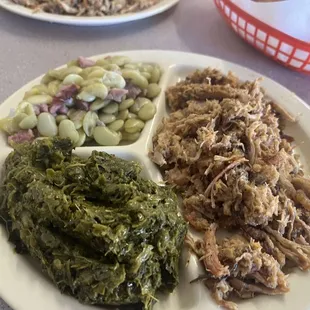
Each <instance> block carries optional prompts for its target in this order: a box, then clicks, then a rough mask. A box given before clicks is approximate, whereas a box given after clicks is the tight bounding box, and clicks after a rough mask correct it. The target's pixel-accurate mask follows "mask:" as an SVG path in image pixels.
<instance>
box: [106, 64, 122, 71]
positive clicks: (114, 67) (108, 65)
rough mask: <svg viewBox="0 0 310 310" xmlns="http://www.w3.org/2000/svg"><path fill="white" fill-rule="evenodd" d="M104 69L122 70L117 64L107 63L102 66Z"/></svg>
mask: <svg viewBox="0 0 310 310" xmlns="http://www.w3.org/2000/svg"><path fill="white" fill-rule="evenodd" d="M102 68H103V69H105V70H107V71H111V72H120V71H121V68H120V67H119V66H118V65H116V64H107V65H103V66H102Z"/></svg>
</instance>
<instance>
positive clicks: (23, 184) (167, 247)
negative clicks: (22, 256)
mask: <svg viewBox="0 0 310 310" xmlns="http://www.w3.org/2000/svg"><path fill="white" fill-rule="evenodd" d="M14 146H15V150H14V151H13V152H11V153H10V154H9V156H8V157H7V159H6V161H5V166H4V169H5V171H4V180H3V184H2V191H1V193H0V221H1V222H3V224H5V226H6V228H7V231H8V233H9V240H10V241H11V242H13V243H14V244H15V246H16V251H17V252H19V253H28V254H30V255H31V256H32V257H33V258H35V259H36V260H37V261H38V262H39V263H40V264H41V267H42V270H43V271H44V272H45V273H46V274H47V275H48V276H49V277H50V278H51V280H52V281H53V282H54V284H55V285H56V286H57V287H58V288H59V289H60V291H61V292H63V293H65V294H69V295H72V296H74V297H75V298H77V299H78V300H79V301H80V302H82V303H86V304H96V305H129V304H130V305H135V309H151V308H152V305H153V304H154V302H155V301H156V295H157V293H158V292H159V291H160V292H172V291H173V290H174V288H175V287H176V285H177V284H178V281H179V274H178V273H179V257H180V251H181V248H182V244H183V241H184V238H185V235H186V231H187V225H186V223H185V221H184V219H183V217H182V215H181V214H180V213H179V212H178V200H177V197H176V195H175V194H174V193H173V192H172V191H171V189H169V188H167V187H164V186H159V185H157V184H155V183H154V182H152V181H149V180H145V179H143V178H142V177H141V176H140V172H141V167H140V165H139V164H138V163H135V162H129V161H125V160H122V159H120V158H117V157H115V156H113V155H108V154H106V153H104V152H98V151H94V152H93V153H92V154H91V156H90V157H89V158H80V157H78V156H76V155H74V154H72V148H73V146H72V142H71V141H70V140H69V139H59V138H44V139H38V140H36V141H34V142H32V143H23V144H18V143H15V144H14Z"/></svg>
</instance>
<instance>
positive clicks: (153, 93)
mask: <svg viewBox="0 0 310 310" xmlns="http://www.w3.org/2000/svg"><path fill="white" fill-rule="evenodd" d="M160 91H161V88H160V86H159V85H158V84H156V83H151V84H149V86H148V87H147V93H146V96H147V97H148V98H155V97H157V96H158V95H159V94H160Z"/></svg>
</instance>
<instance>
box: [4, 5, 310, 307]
mask: <svg viewBox="0 0 310 310" xmlns="http://www.w3.org/2000/svg"><path fill="white" fill-rule="evenodd" d="M0 42H1V44H0V102H3V100H5V98H7V97H8V96H9V95H11V94H12V93H13V92H14V91H16V90H18V89H19V88H20V87H21V86H23V85H24V84H25V83H27V82H29V81H30V80H32V79H33V78H35V77H37V76H39V75H41V74H42V73H44V72H46V71H47V70H48V69H50V68H54V67H57V66H59V65H61V64H63V63H66V62H67V61H68V60H70V59H74V58H76V57H78V56H80V55H83V56H91V55H96V54H102V53H107V52H111V51H119V50H132V49H166V50H178V51H188V52H194V53H200V54H206V55H210V56H215V57H219V58H222V59H225V60H229V61H232V62H235V63H238V64H241V65H243V66H246V67H249V68H251V69H253V70H256V71H258V72H259V73H261V74H264V75H266V76H268V77H270V78H272V79H274V80H276V81H277V82H279V83H281V84H283V85H284V86H286V87H287V88H289V89H290V90H291V91H293V92H295V93H296V94H297V95H298V96H300V97H301V98H302V99H304V100H305V101H306V102H309V103H310V88H309V85H310V84H309V83H310V76H305V75H302V74H299V73H295V72H293V71H290V70H288V69H286V68H285V67H282V66H281V65H279V64H277V63H275V62H273V61H272V60H270V59H268V58H266V57H265V56H264V55H262V54H260V53H259V52H258V51H256V50H255V49H254V48H252V47H251V46H249V45H248V44H246V43H245V42H244V41H243V40H242V39H240V38H239V37H237V36H236V35H235V34H234V32H233V31H232V30H231V29H230V28H229V27H227V25H226V24H225V23H224V22H223V20H222V19H221V17H220V15H219V14H218V12H217V11H216V9H215V6H214V4H213V1H212V0H181V1H180V3H179V4H178V5H177V6H176V7H175V8H173V9H171V10H169V11H167V12H165V13H163V14H161V15H158V16H154V17H152V18H149V19H146V20H142V21H137V22H131V23H128V24H123V25H117V26H109V27H74V26H64V25H57V24H48V23H44V22H40V21H35V20H31V19H27V18H24V17H20V16H15V15H13V14H11V13H9V12H6V11H4V10H1V9H0ZM0 281H1V275H0ZM9 309H10V308H9V307H8V306H7V305H6V304H5V302H4V301H3V300H1V298H0V310H9ZM29 310H30V309H29Z"/></svg>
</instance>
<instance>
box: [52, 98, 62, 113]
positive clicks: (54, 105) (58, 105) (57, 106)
mask: <svg viewBox="0 0 310 310" xmlns="http://www.w3.org/2000/svg"><path fill="white" fill-rule="evenodd" d="M63 106H64V103H63V102H61V101H57V100H54V101H53V102H52V104H51V105H50V107H49V112H50V113H51V114H52V115H56V114H57V113H58V111H59V110H60V109H61V108H62V107H63Z"/></svg>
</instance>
